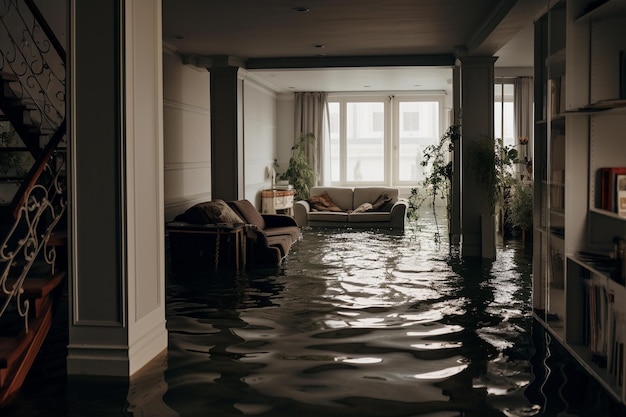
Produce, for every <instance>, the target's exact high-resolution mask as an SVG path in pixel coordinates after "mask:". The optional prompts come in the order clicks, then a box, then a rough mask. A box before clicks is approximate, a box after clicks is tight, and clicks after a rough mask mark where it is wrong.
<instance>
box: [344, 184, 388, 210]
mask: <svg viewBox="0 0 626 417" xmlns="http://www.w3.org/2000/svg"><path fill="white" fill-rule="evenodd" d="M384 195H386V197H385V196H384ZM388 198H391V200H389V201H387V202H386V203H385V204H383V205H381V206H380V207H378V209H376V208H375V209H374V210H377V211H378V210H383V211H389V210H391V207H392V206H393V204H394V203H395V202H396V201H398V189H397V188H391V187H357V188H355V189H354V205H355V207H358V206H360V205H361V204H363V203H372V205H374V202H376V201H377V200H379V199H383V200H387V199H388Z"/></svg>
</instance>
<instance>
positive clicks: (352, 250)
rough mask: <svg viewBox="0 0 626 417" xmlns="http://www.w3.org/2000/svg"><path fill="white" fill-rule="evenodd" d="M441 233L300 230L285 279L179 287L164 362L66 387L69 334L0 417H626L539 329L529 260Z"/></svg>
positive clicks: (175, 283) (196, 279) (202, 280)
mask: <svg viewBox="0 0 626 417" xmlns="http://www.w3.org/2000/svg"><path fill="white" fill-rule="evenodd" d="M435 232H436V230H435V226H434V225H433V224H423V225H422V226H421V228H420V230H415V229H412V228H410V229H407V230H406V231H405V233H401V234H394V233H389V232H380V231H349V230H348V231H346V230H323V229H320V230H317V229H305V230H304V231H303V238H302V240H301V241H300V242H298V243H297V244H296V245H295V246H294V248H293V251H292V253H291V254H290V255H289V257H288V259H287V261H286V263H285V264H284V265H283V267H282V268H280V269H276V270H264V271H248V272H246V273H240V274H234V273H227V272H220V273H214V272H205V273H198V274H191V275H188V276H177V277H174V276H170V277H168V283H167V320H168V329H169V350H168V352H166V353H165V354H163V355H162V356H161V357H159V358H157V359H155V361H154V362H153V363H152V364H151V365H150V366H149V367H147V369H145V370H143V371H141V372H140V373H139V375H137V376H135V377H133V379H132V380H131V381H130V383H128V382H127V381H121V380H119V379H113V378H76V377H71V378H69V379H68V378H67V377H66V376H65V368H64V356H63V355H61V354H60V353H59V352H63V348H62V347H61V348H60V347H59V345H62V344H63V340H64V339H63V336H62V335H63V330H62V329H61V330H59V331H58V332H57V333H56V336H51V338H52V341H50V342H49V344H48V346H49V347H48V348H47V349H48V351H44V352H43V353H42V356H44V357H45V358H46V359H45V360H38V362H37V364H36V365H37V367H36V368H35V369H34V371H33V377H32V378H30V379H29V381H28V382H27V385H26V386H25V387H24V389H23V392H22V393H21V394H20V396H19V397H18V399H17V400H16V402H15V404H14V405H12V406H11V407H9V408H7V409H4V410H0V416H6V417H9V416H18V415H19V416H68V415H69V416H81V417H82V416H118V415H120V416H123V415H127V416H141V417H148V416H159V417H160V416H164V417H165V416H167V417H175V416H181V417H187V416H189V417H196V416H268V417H269V416H271V417H286V416H289V417H291V416H294V417H308V416H311V417H313V416H315V417H322V416H337V417H341V416H362V417H370V416H372V417H374V416H376V417H386V416H390V417H400V416H429V417H452V416H509V417H512V416H619V415H624V414H623V413H624V409H623V408H620V407H618V406H617V405H616V403H615V402H614V401H613V400H612V398H611V397H610V396H609V395H607V394H606V393H605V392H604V391H603V390H602V389H601V388H600V387H599V386H598V385H597V384H596V383H595V382H594V381H593V380H592V379H590V378H589V377H588V376H587V375H586V373H585V372H584V371H583V370H582V369H581V368H580V367H578V366H577V365H576V364H575V363H574V362H573V361H572V360H570V359H569V358H568V355H567V354H566V352H564V351H563V350H562V348H560V347H559V346H558V345H556V344H554V343H551V340H550V337H549V335H548V334H546V333H545V332H543V331H542V329H541V328H540V327H539V326H538V325H537V324H536V323H535V322H534V320H533V319H532V316H531V304H530V300H531V256H532V253H531V252H532V250H531V248H530V247H526V248H524V247H522V246H521V244H520V242H518V241H507V242H504V243H501V244H500V245H499V248H498V255H497V259H496V261H494V262H491V261H485V260H481V259H477V260H472V261H468V260H462V259H461V258H460V257H459V254H458V253H457V252H456V249H454V248H452V249H451V248H450V246H449V245H448V242H447V241H446V240H445V238H443V240H442V241H441V242H437V239H435V238H434V237H435ZM443 234H444V235H445V233H443ZM61 312H62V310H61ZM60 327H63V326H62V325H61V326H60ZM55 337H56V339H55ZM55 343H56V349H54V346H55Z"/></svg>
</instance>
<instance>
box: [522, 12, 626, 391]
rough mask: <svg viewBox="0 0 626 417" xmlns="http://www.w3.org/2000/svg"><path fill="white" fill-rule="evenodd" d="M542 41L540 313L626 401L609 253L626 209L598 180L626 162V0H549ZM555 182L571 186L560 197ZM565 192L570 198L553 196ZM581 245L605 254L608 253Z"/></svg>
mask: <svg viewBox="0 0 626 417" xmlns="http://www.w3.org/2000/svg"><path fill="white" fill-rule="evenodd" d="M542 25H543V26H542ZM561 44H563V45H561ZM535 49H536V52H535V62H536V63H538V64H537V65H538V66H539V67H538V68H536V69H535V82H536V83H538V86H536V88H535V92H536V94H537V93H540V92H541V93H543V94H544V95H543V96H540V97H539V99H537V98H536V103H537V108H538V109H542V110H543V113H542V114H541V115H540V116H539V117H536V121H535V129H536V131H535V138H536V140H537V139H538V140H539V141H542V140H543V141H545V142H544V143H545V145H544V146H543V148H542V146H541V143H540V144H537V143H535V149H539V158H538V157H537V156H536V157H535V178H536V182H535V186H536V187H537V188H539V189H541V191H538V190H536V191H535V219H536V220H543V223H537V224H538V226H537V228H536V229H535V231H536V232H538V233H537V236H536V237H535V241H534V244H535V245H537V246H538V248H534V254H533V268H534V269H533V302H534V309H535V314H536V317H537V319H538V320H539V321H540V322H541V323H542V324H543V325H544V326H545V327H546V328H547V329H548V330H549V331H550V332H552V333H553V334H554V335H555V336H556V337H557V339H558V340H559V341H560V342H561V343H563V345H564V346H565V347H566V348H567V349H568V350H569V351H570V352H571V353H572V355H573V356H574V357H575V358H576V359H577V360H578V361H579V362H580V363H581V364H582V366H583V367H585V368H586V369H587V370H588V371H589V372H590V373H591V374H592V375H594V376H595V377H596V378H597V379H598V381H599V382H600V383H601V384H602V385H604V386H605V387H606V388H607V390H609V392H611V393H612V394H613V395H614V396H615V397H616V398H617V399H619V400H620V401H622V402H625V403H626V383H625V382H624V381H626V303H624V300H626V288H625V286H624V284H623V281H622V278H621V276H620V275H619V274H615V272H611V269H612V268H613V265H612V264H611V263H610V261H608V255H609V254H610V253H611V252H612V251H613V248H614V243H613V241H614V238H616V237H618V238H622V239H626V218H624V217H620V216H619V215H617V214H616V213H614V212H612V211H610V210H607V209H606V208H603V206H602V204H601V198H600V196H601V192H602V191H601V190H602V187H601V183H600V180H599V169H600V168H605V167H626V152H625V151H624V143H626V139H625V137H624V128H625V127H626V101H624V100H623V99H626V97H620V94H622V95H623V94H624V93H623V91H624V88H623V87H624V86H621V84H622V83H625V82H626V80H625V79H624V78H626V77H625V76H624V75H621V73H624V72H625V71H626V68H624V66H625V65H624V64H621V65H620V61H622V62H623V61H624V54H626V52H622V51H626V0H606V1H604V2H597V1H593V2H592V1H590V0H562V1H559V2H557V3H551V6H550V7H549V8H548V10H546V14H545V15H544V16H543V17H542V18H541V19H539V20H538V21H537V23H536V29H535ZM551 51H554V54H552V53H551ZM563 56H564V59H563ZM538 57H541V58H543V60H541V61H538V60H537V58H538ZM555 77H560V78H561V86H560V90H561V91H560V93H559V94H557V95H556V96H554V94H548V92H549V91H551V89H550V88H549V87H550V83H551V80H553V79H554V78H555ZM620 91H621V93H620ZM554 100H559V103H560V104H559V109H558V112H557V113H555V112H554V111H553V105H552V103H553V102H554ZM540 105H541V107H539V106H540ZM561 172H562V173H563V174H561ZM561 175H562V178H563V181H558V179H560V178H561ZM557 187H563V191H562V196H560V194H559V193H560V192H556V191H555V189H556V188H557ZM605 193H606V191H605ZM560 198H562V204H561V201H555V200H559V199H560ZM556 230H558V232H559V233H555V231H556ZM556 250H558V251H560V254H561V256H562V259H563V261H562V267H563V270H562V272H563V277H564V282H563V283H561V282H560V275H559V274H561V270H559V269H558V268H556V269H555V265H558V266H560V263H559V262H560V261H559V260H558V259H555V258H554V256H552V254H554V252H555V251H556ZM581 253H584V254H589V253H594V254H599V255H603V256H605V257H606V258H602V259H604V260H605V262H604V263H602V264H600V263H598V262H596V261H597V259H599V258H597V257H596V258H595V260H594V258H593V257H588V256H584V257H583V256H581V255H580V254H581ZM590 294H593V296H591V295H590ZM600 300H601V301H600ZM592 329H593V330H592Z"/></svg>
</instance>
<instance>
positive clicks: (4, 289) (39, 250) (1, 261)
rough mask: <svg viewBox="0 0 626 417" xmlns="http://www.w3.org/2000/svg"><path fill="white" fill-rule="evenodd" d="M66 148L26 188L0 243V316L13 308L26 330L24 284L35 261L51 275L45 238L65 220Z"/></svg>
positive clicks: (52, 259) (50, 249)
mask: <svg viewBox="0 0 626 417" xmlns="http://www.w3.org/2000/svg"><path fill="white" fill-rule="evenodd" d="M66 154H67V153H66V152H65V150H58V151H55V152H54V154H53V155H52V156H51V158H50V159H49V161H48V163H47V164H46V165H45V167H44V170H43V172H41V175H40V176H39V179H38V181H37V182H36V184H35V185H33V186H32V187H30V188H29V189H28V192H27V194H26V197H25V198H24V200H23V203H22V204H21V206H20V207H18V208H17V210H16V221H15V222H14V223H13V225H12V226H11V227H10V228H9V230H8V231H7V234H6V236H5V237H4V240H3V241H2V244H1V246H0V265H2V271H0V274H1V275H0V295H3V296H4V297H0V299H3V300H4V301H3V302H2V304H0V316H2V315H3V314H4V313H5V312H7V311H8V310H11V309H13V310H15V311H17V314H19V316H20V317H23V318H24V327H25V329H26V331H28V318H29V317H28V313H29V308H30V305H29V300H27V299H23V298H22V295H23V284H24V281H25V280H26V277H27V276H28V274H29V272H30V271H31V268H32V267H33V265H35V264H36V263H39V264H40V265H44V266H47V268H45V270H46V271H50V274H54V273H55V272H56V271H55V265H56V249H55V246H50V245H48V241H49V239H50V236H51V235H52V232H53V231H54V230H55V228H56V226H57V224H58V223H59V222H61V221H62V220H63V219H64V215H65V208H66V206H67V199H66V194H67V193H66V190H65V184H66V180H65V166H66V159H67V158H66Z"/></svg>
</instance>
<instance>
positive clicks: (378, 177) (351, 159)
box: [346, 102, 385, 182]
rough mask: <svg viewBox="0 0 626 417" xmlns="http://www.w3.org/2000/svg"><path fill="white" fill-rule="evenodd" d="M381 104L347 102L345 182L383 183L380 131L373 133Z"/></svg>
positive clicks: (382, 106)
mask: <svg viewBox="0 0 626 417" xmlns="http://www.w3.org/2000/svg"><path fill="white" fill-rule="evenodd" d="M384 110H385V105H384V103H382V102H380V103H348V106H347V114H346V119H347V120H346V123H347V137H346V169H347V172H346V179H347V180H348V181H350V182H363V181H384V179H385V165H384V160H385V145H384V143H385V142H384V129H383V130H381V131H377V130H376V123H375V120H376V117H378V116H376V114H383V112H384Z"/></svg>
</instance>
